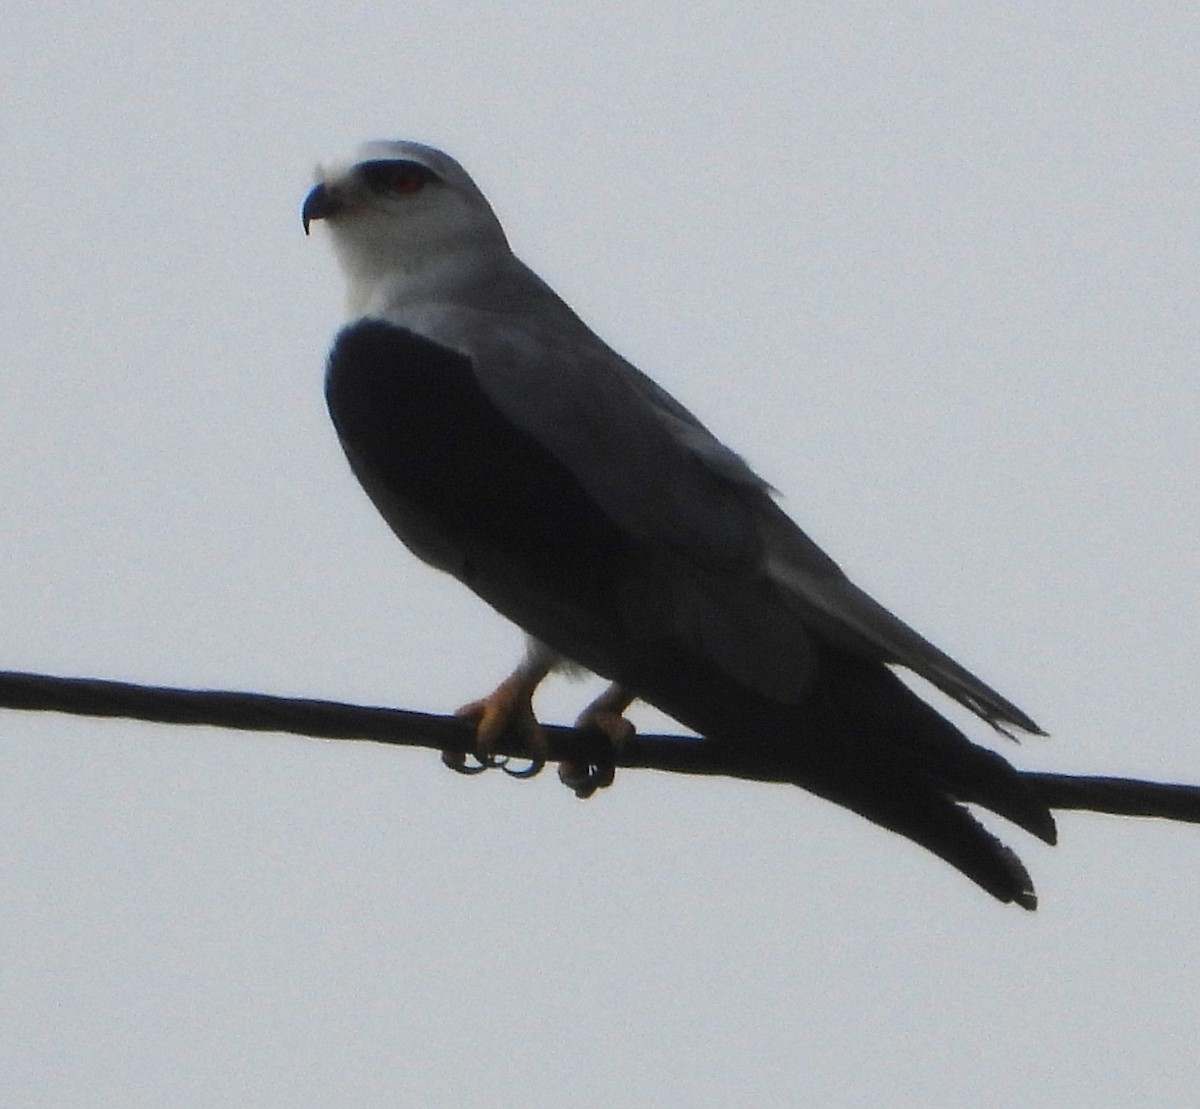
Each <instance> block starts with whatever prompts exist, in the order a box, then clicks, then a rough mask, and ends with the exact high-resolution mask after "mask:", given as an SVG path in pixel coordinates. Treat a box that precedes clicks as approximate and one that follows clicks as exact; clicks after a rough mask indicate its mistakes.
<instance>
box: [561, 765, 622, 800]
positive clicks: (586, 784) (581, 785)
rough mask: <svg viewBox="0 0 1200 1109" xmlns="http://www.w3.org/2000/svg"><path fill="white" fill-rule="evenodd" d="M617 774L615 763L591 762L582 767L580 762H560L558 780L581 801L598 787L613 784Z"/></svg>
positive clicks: (601, 787)
mask: <svg viewBox="0 0 1200 1109" xmlns="http://www.w3.org/2000/svg"><path fill="white" fill-rule="evenodd" d="M615 776H616V765H615V764H614V763H605V764H603V765H601V764H598V763H589V764H587V765H586V766H584V767H583V768H582V769H581V768H580V764H579V763H560V764H559V767H558V780H559V781H560V782H562V784H563V785H565V786H566V787H567V788H568V789H569V790H571V791H572V792H573V793H574V794H575V796H576V797H578V798H579V800H581V801H586V800H587V799H588V798H589V797H591V796H592V794H593V793H595V792H596V791H597V790H598V789H604V788H605V787H606V786H610V785H612V784H613V778H614V777H615Z"/></svg>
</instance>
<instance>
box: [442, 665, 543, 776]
mask: <svg viewBox="0 0 1200 1109" xmlns="http://www.w3.org/2000/svg"><path fill="white" fill-rule="evenodd" d="M552 667H553V659H552V658H550V657H548V656H547V654H546V653H545V652H542V651H536V650H532V649H531V650H530V651H529V653H528V654H527V655H526V656H525V658H524V659H523V660H522V662H521V665H520V666H518V667H517V668H516V670H514V671H513V672H512V673H511V674H509V676H508V677H507V678H505V679H504V681H502V682H501V683H500V684H499V685H498V686H496V688H495V689H494V690H493V691H492V692H491V693H489V694H488V695H487V696H486V697H484V698H483V699H482V700H479V701H472V702H471V703H470V704H467V705H463V706H462V708H460V709H459V710H458V711H457V713H455V715H456V716H461V717H464V718H465V719H467V720H472V721H474V723H475V757H476V758H477V759H478V762H479V765H478V766H468V765H467V762H466V757H465V756H464V755H463V754H462V753H461V752H459V751H443V752H442V762H444V763H445V764H446V765H447V766H448V767H450V769H451V770H457V771H459V772H460V773H463V774H475V773H478V772H479V771H480V770H486V769H488V768H489V767H493V766H501V767H503V766H504V763H505V761H506V760H505V759H504V758H497V757H496V751H497V749H498V748H500V747H502V746H516V747H519V748H520V749H521V751H522V752H523V753H524V754H525V755H526V756H527V757H528V758H529V760H530V764H529V766H528V767H527V768H525V769H524V770H521V771H510V770H507V767H505V770H506V772H507V773H510V774H513V775H514V776H515V777H518V778H531V777H533V775H534V774H536V773H538V771H540V770H541V769H542V767H543V766H545V765H546V759H545V753H546V740H545V737H544V736H543V735H542V729H541V727H540V726H539V725H538V722H537V717H535V716H534V714H533V694H534V691H535V690H536V689H537V687H538V686H539V685H540V684H541V681H542V679H543V678H544V677H545V676H546V675H547V674H548V673H549V672H550V670H551V669H552Z"/></svg>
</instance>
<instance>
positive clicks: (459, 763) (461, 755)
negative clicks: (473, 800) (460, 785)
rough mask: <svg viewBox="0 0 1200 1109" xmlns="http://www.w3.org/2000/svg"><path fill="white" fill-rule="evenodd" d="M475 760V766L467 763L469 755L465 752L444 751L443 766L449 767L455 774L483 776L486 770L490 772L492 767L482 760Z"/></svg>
mask: <svg viewBox="0 0 1200 1109" xmlns="http://www.w3.org/2000/svg"><path fill="white" fill-rule="evenodd" d="M472 758H475V762H474V764H471V763H468V762H467V755H466V752H464V751H443V752H442V765H443V766H448V767H449V768H450V769H451V770H453V771H454V773H455V774H467V775H471V774H482V773H483V772H484V771H485V770H490V769H491V767H490V766H489V765H488V764H487V763H485V762H484V761H483V760H482V759H479V758H477V757H476V756H474V755H473V756H472Z"/></svg>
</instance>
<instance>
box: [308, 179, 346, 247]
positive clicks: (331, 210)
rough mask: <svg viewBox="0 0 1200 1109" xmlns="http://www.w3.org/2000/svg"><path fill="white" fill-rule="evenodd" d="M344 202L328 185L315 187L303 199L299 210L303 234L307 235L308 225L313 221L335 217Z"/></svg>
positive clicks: (343, 205)
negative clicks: (302, 204)
mask: <svg viewBox="0 0 1200 1109" xmlns="http://www.w3.org/2000/svg"><path fill="white" fill-rule="evenodd" d="M345 206H346V205H345V203H344V201H343V200H342V199H341V198H340V197H339V196H338V195H337V193H335V192H334V191H333V190H332V189H331V188H329V186H328V185H317V186H316V187H315V188H314V189H313V190H312V192H310V193H309V194H308V196H306V197H305V198H304V207H303V208H301V209H300V219H301V220H302V221H303V223H304V233H305V234H306V235H307V234H308V225H309V224H310V223H312V222H314V221H315V220H319V219H329V217H330V216H336V215H337V214H338V212H340V211H341V210H342V209H343V208H344V207H345Z"/></svg>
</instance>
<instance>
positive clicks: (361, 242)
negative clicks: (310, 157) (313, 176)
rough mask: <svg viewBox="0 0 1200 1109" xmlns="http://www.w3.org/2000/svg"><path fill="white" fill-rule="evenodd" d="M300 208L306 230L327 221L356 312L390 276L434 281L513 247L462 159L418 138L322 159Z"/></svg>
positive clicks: (399, 281) (394, 280) (402, 281)
mask: <svg viewBox="0 0 1200 1109" xmlns="http://www.w3.org/2000/svg"><path fill="white" fill-rule="evenodd" d="M302 216H303V220H304V231H305V234H307V233H308V229H309V225H310V224H311V223H313V222H315V221H316V220H324V221H325V222H326V224H327V226H328V227H329V229H330V232H331V234H332V238H333V246H334V250H335V252H336V254H337V258H338V262H339V263H340V265H341V267H342V271H343V273H344V274H345V275H346V282H347V285H348V292H349V301H350V308H351V311H352V312H355V313H357V312H362V311H364V310H365V309H366V307H367V306H368V304H370V303H371V302H372V301H373V300H375V299H377V297H378V296H379V295H380V293H381V292H382V290H381V288H380V286H381V285H382V284H384V283H387V284H389V285H416V284H420V285H422V286H426V287H433V286H436V285H438V284H440V283H443V282H452V281H454V280H455V276H456V274H458V273H460V272H462V271H463V270H465V269H467V268H470V267H478V266H479V265H480V264H481V263H482V262H484V261H486V259H487V257H488V256H489V255H500V256H504V255H507V254H508V253H509V250H508V242H507V240H506V239H505V237H504V231H503V230H502V229H501V227H500V222H499V220H497V219H496V216H495V213H494V212H493V211H492V209H491V205H489V204H488V202H487V200H486V199H485V198H484V195H483V193H481V192H480V191H479V189H478V187H477V186H476V185H475V182H474V181H472V180H471V178H470V177H469V176H467V173H466V171H465V170H464V169H463V168H462V166H460V165H459V164H458V163H457V162H456V161H455V160H454V159H453V158H451V157H450V156H449V155H448V154H443V153H442V152H441V151H440V150H435V149H434V148H433V147H431V146H424V145H422V144H421V143H416V142H369V143H365V144H364V145H363V146H360V147H359V148H358V150H357V151H355V153H354V155H353V156H352V157H351V158H349V159H345V160H342V161H338V162H330V163H326V164H324V165H322V166H319V167H318V169H317V184H316V185H315V186H314V188H313V189H312V191H311V192H310V193H309V194H308V196H307V198H306V199H305V201H304V209H303V213H302ZM394 291H398V290H394Z"/></svg>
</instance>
